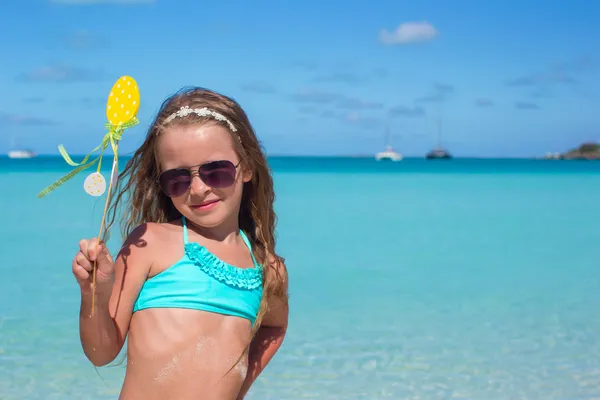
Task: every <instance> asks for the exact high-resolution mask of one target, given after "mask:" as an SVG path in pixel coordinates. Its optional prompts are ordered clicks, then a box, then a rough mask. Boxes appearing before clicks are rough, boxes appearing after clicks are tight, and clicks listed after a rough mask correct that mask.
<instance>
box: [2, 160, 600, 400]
mask: <svg viewBox="0 0 600 400" xmlns="http://www.w3.org/2000/svg"><path fill="white" fill-rule="evenodd" d="M270 162H271V165H272V167H273V170H274V175H275V183H276V191H277V203H276V208H277V212H278V215H279V225H278V240H279V241H278V250H279V252H280V253H281V254H282V255H283V256H284V257H286V259H287V264H288V269H289V274H290V295H291V299H290V301H291V317H290V329H289V334H288V337H287V338H286V340H285V342H284V346H283V347H282V349H281V350H280V352H279V353H278V354H277V355H276V358H275V359H274V361H273V362H272V363H271V364H269V366H268V368H267V369H266V370H265V372H264V373H263V375H262V376H261V377H260V379H259V380H258V381H257V383H256V384H255V385H254V386H253V389H252V392H251V394H250V395H249V396H248V398H249V399H277V400H286V399H289V400H296V399H305V398H314V399H320V400H326V399H336V400H337V399H387V398H389V399H424V400H437V399H478V400H497V399H503V400H516V399H540V400H542V399H543V400H551V399H556V400H580V399H581V400H583V399H586V400H587V399H600V312H599V304H600V162H577V161H573V162H570V161H533V160H453V161H434V162H427V161H425V160H411V159H407V160H404V161H402V162H399V163H390V164H388V163H377V162H375V161H373V160H369V159H352V158H347V159H335V158H330V159H328V158H314V159H312V158H274V159H272V160H271V161H270ZM107 164H108V163H107ZM69 170H70V167H68V166H67V165H66V164H65V163H64V161H63V160H62V159H60V158H43V157H39V158H36V159H31V160H8V159H6V158H0V188H2V189H1V190H2V195H1V196H0V206H1V207H2V209H3V210H4V213H3V214H4V218H3V221H2V222H3V223H2V225H1V228H0V246H1V248H2V252H1V253H0V256H1V257H2V263H0V272H1V276H0V399H2V400H14V399H19V400H21V399H26V400H29V399H31V400H36V399H44V400H51V399H56V400H58V399H60V400H62V399H69V400H70V399H82V400H84V399H90V400H104V399H116V398H117V396H118V392H119V389H120V385H121V382H122V379H123V375H124V367H123V366H116V367H108V368H107V367H104V368H100V369H99V370H98V371H99V375H98V374H97V373H96V371H95V369H94V368H93V366H92V365H91V364H90V363H89V361H87V359H86V358H85V356H84V354H83V352H82V350H81V345H80V343H79V333H78V310H79V293H78V287H77V285H76V283H75V281H74V279H73V277H72V275H71V271H70V268H71V267H70V263H71V259H72V257H73V255H74V254H75V252H76V251H77V243H78V240H79V239H80V238H82V237H90V236H95V235H97V233H98V228H99V222H100V216H101V215H102V210H103V204H104V203H103V201H104V198H92V197H90V196H88V195H86V194H85V193H84V191H83V187H82V185H83V180H84V178H85V176H86V175H87V173H89V172H91V171H89V172H84V173H82V174H80V175H79V176H77V177H76V178H74V179H73V180H72V181H70V182H68V183H67V184H65V185H64V186H63V187H61V188H59V189H57V190H56V191H55V192H53V193H52V194H50V195H49V196H48V197H46V198H44V199H37V198H36V193H37V192H38V191H40V190H41V189H43V188H44V187H45V186H46V185H48V184H50V183H51V182H52V181H54V180H55V179H57V178H59V177H60V176H62V175H63V174H64V173H66V172H68V171H69ZM107 175H108V171H107ZM117 236H118V235H116V232H115V235H114V237H117ZM117 246H118V243H117V242H116V241H112V242H111V248H112V249H113V250H114V249H115V248H116V247H117Z"/></svg>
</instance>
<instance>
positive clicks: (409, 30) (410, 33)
mask: <svg viewBox="0 0 600 400" xmlns="http://www.w3.org/2000/svg"><path fill="white" fill-rule="evenodd" d="M438 33H439V32H438V30H437V29H435V27H434V26H433V25H431V24H430V23H429V22H425V21H424V22H405V23H403V24H400V26H398V28H396V30H394V31H392V32H389V31H388V30H387V29H382V30H381V33H380V34H379V40H380V41H381V42H382V43H385V44H409V43H418V42H426V41H428V40H433V39H434V38H435V37H437V35H438Z"/></svg>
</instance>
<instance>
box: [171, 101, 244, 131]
mask: <svg viewBox="0 0 600 400" xmlns="http://www.w3.org/2000/svg"><path fill="white" fill-rule="evenodd" d="M190 114H196V115H198V116H200V117H210V118H213V119H216V120H217V121H221V122H225V123H227V125H229V129H231V131H232V132H237V129H236V128H235V126H234V125H233V124H232V123H231V121H229V120H228V119H227V118H225V116H224V115H223V114H220V113H218V112H216V111H213V110H210V109H208V108H206V107H202V108H190V107H189V106H185V107H181V108H180V109H179V110H177V111H175V112H174V113H173V114H171V115H169V116H168V117H167V118H166V119H165V123H169V122H171V121H173V120H174V119H175V118H177V117H186V116H188V115H190Z"/></svg>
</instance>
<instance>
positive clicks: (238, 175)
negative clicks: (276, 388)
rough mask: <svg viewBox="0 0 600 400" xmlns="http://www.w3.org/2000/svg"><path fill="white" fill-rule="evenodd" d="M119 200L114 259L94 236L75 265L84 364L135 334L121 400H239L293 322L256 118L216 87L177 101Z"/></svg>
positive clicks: (165, 111) (98, 361)
mask: <svg viewBox="0 0 600 400" xmlns="http://www.w3.org/2000/svg"><path fill="white" fill-rule="evenodd" d="M124 177H127V178H128V179H123V178H124ZM117 193H118V194H117V196H116V197H115V201H114V204H112V205H111V209H110V216H111V223H112V221H114V218H115V215H116V214H117V212H118V210H119V204H120V203H121V201H123V200H125V199H127V201H128V202H129V204H128V205H127V206H126V207H125V217H126V220H125V221H126V222H125V224H124V229H123V230H124V232H123V235H124V236H126V237H127V239H126V240H125V243H124V245H123V247H122V248H121V250H120V252H119V255H118V257H117V259H116V261H115V262H113V260H112V259H111V257H110V255H109V253H108V251H107V249H106V246H105V245H104V244H103V243H102V242H99V241H98V240H97V239H95V238H94V239H91V240H82V241H81V242H80V251H79V252H78V253H77V255H76V256H75V259H74V261H73V266H72V268H73V274H74V275H75V278H76V279H77V282H78V283H79V285H80V287H81V312H80V322H79V323H80V337H81V343H82V346H83V351H84V352H85V355H86V356H87V357H88V359H89V360H90V361H91V362H92V363H93V364H94V365H95V366H101V365H106V364H108V363H110V362H111V361H113V360H114V359H115V358H116V357H117V355H118V354H119V352H120V351H121V348H122V347H123V344H124V341H125V338H126V337H128V346H127V359H128V361H127V368H126V373H125V381H124V383H123V387H122V390H121V395H120V397H119V398H120V399H121V400H137V399H140V400H142V399H143V400H152V399H157V400H158V399H160V400H166V399H177V400H187V399H189V400H192V399H194V400H196V399H218V400H226V399H242V398H244V396H245V394H246V393H247V391H248V389H249V388H250V385H251V384H252V382H253V381H254V380H255V379H256V378H257V376H258V375H259V374H260V373H261V371H262V370H263V369H264V368H265V366H266V365H267V363H268V362H269V361H270V360H271V358H272V357H273V356H274V354H275V352H276V351H277V350H278V349H279V347H280V346H281V343H282V341H283V338H284V335H285V332H286V328H287V323H288V302H287V271H286V268H285V265H284V261H283V259H282V258H281V257H279V256H278V255H277V254H276V253H275V236H274V229H275V213H274V211H273V201H274V193H273V181H272V178H271V176H270V174H269V170H268V167H267V162H266V160H265V156H264V154H263V153H262V151H261V148H260V145H259V143H258V140H257V138H256V135H255V133H254V131H253V129H252V127H251V125H250V122H249V120H248V117H247V116H246V114H245V113H244V111H243V110H242V109H241V107H240V106H239V105H238V104H237V103H236V102H235V101H234V100H232V99H230V98H228V97H225V96H223V95H220V94H217V93H214V92H212V91H209V90H205V89H200V88H193V89H189V90H184V91H181V92H179V93H177V94H175V95H174V96H173V97H171V98H170V99H168V100H167V101H165V102H164V103H163V105H162V107H161V109H160V111H159V113H158V115H157V117H156V119H155V120H154V121H153V123H152V125H151V127H150V130H149V132H148V134H147V137H146V139H145V141H144V143H143V144H142V146H141V147H140V148H139V149H138V150H137V151H136V152H135V154H134V156H133V158H132V159H131V160H130V161H129V162H128V163H127V166H126V168H125V170H124V171H123V173H122V174H121V176H120V179H119V188H118V190H117ZM94 260H96V262H97V271H96V296H97V297H96V302H95V310H94V316H93V317H90V315H91V304H92V302H91V290H92V289H91V278H90V275H91V273H90V271H91V270H92V265H93V263H94Z"/></svg>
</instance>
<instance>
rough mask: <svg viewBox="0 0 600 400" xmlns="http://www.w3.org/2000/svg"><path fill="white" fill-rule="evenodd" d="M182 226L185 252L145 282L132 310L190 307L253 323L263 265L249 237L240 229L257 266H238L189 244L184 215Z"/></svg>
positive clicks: (260, 290)
mask: <svg viewBox="0 0 600 400" xmlns="http://www.w3.org/2000/svg"><path fill="white" fill-rule="evenodd" d="M182 225H183V245H184V249H185V254H184V255H183V257H182V258H181V259H180V260H179V261H177V262H176V263H175V264H173V265H172V266H170V267H169V268H167V269H166V270H164V271H162V272H160V273H159V274H156V275H155V276H153V277H151V278H148V279H147V280H146V282H144V285H143V286H142V289H141V290H140V293H139V295H138V298H137V300H136V302H135V304H134V306H133V312H136V311H139V310H143V309H147V308H191V309H195V310H203V311H209V312H214V313H218V314H224V315H233V316H238V317H242V318H246V319H248V320H250V322H251V323H252V325H254V321H255V320H256V314H257V313H258V309H259V306H260V300H261V298H262V293H263V283H262V266H261V265H260V264H258V263H257V262H256V259H255V258H254V255H253V254H252V246H251V245H250V241H249V240H248V237H247V236H246V235H245V234H244V232H243V231H241V230H240V235H241V236H242V239H243V240H244V242H245V243H246V246H248V249H250V254H251V255H252V261H253V262H254V267H253V268H238V267H235V266H233V265H230V264H227V263H226V262H224V261H222V260H220V259H219V258H217V257H216V256H215V255H214V254H212V253H211V252H209V251H208V250H207V249H206V247H204V246H202V245H200V244H199V243H189V242H188V231H187V225H186V221H185V217H182Z"/></svg>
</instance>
